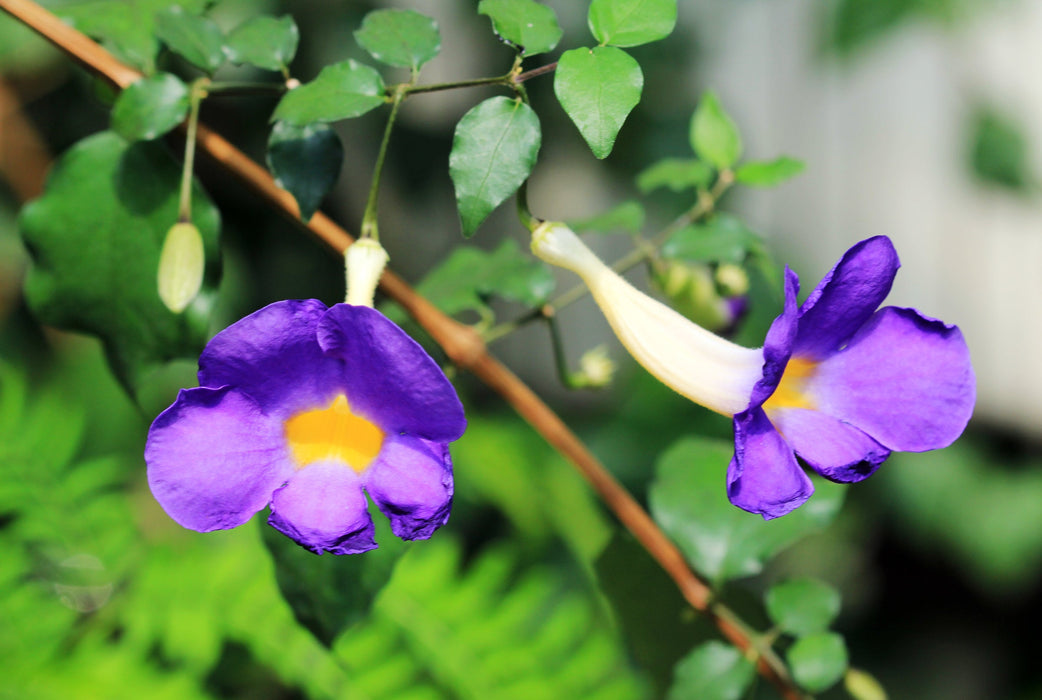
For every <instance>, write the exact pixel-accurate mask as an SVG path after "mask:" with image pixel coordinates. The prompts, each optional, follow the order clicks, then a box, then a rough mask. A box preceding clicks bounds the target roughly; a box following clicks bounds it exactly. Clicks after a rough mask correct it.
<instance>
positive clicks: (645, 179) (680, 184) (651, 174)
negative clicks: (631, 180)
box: [637, 158, 713, 192]
mask: <svg viewBox="0 0 1042 700" xmlns="http://www.w3.org/2000/svg"><path fill="white" fill-rule="evenodd" d="M712 181H713V169H712V168H710V167H709V166H708V165H706V164H705V163H703V162H702V161H700V160H695V159H694V158H663V159H662V160H660V161H658V162H657V163H655V164H653V165H651V166H650V167H647V168H645V169H644V170H642V171H641V172H640V174H639V175H637V189H639V190H640V191H641V192H651V191H652V190H656V189H658V188H659V187H668V188H669V189H671V190H673V191H674V192H683V191H684V190H689V189H697V188H702V187H708V186H709V183H710V182H712Z"/></svg>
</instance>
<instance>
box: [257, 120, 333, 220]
mask: <svg viewBox="0 0 1042 700" xmlns="http://www.w3.org/2000/svg"><path fill="white" fill-rule="evenodd" d="M343 160H344V147H343V146H342V145H341V143H340V137H339V136H337V134H336V132H335V131H333V129H332V128H330V127H329V126H327V125H325V124H308V125H307V126H294V125H293V124H288V123H286V122H275V126H274V127H273V128H272V130H271V136H270V137H269V138H268V168H269V169H270V170H271V172H272V175H274V176H275V182H276V183H278V185H279V187H281V188H283V189H284V190H286V191H288V192H289V193H290V194H292V195H293V198H294V199H296V200H297V206H298V207H299V208H300V218H301V219H302V220H304V221H308V220H309V219H311V217H312V216H313V215H314V213H315V212H316V211H317V210H318V207H319V205H321V203H322V198H323V197H325V196H326V194H327V193H328V192H329V191H330V190H331V189H333V185H335V184H336V180H337V177H339V175H340V164H341V163H342V162H343Z"/></svg>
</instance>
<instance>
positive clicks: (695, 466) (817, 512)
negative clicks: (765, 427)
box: [648, 439, 843, 586]
mask: <svg viewBox="0 0 1042 700" xmlns="http://www.w3.org/2000/svg"><path fill="white" fill-rule="evenodd" d="M733 454H734V445H733V444H732V443H730V442H722V441H718V440H705V439H686V440H680V441H679V442H677V443H675V444H674V445H673V446H672V447H671V448H670V449H669V450H668V451H667V452H666V453H665V454H663V455H662V457H660V458H659V461H658V465H657V467H656V478H655V481H654V482H653V483H652V485H651V489H650V491H649V493H648V501H649V503H650V505H651V512H652V515H653V516H654V517H655V520H657V521H658V523H659V525H661V526H662V528H663V529H664V530H665V531H666V533H667V534H668V535H669V536H670V537H671V538H672V539H673V541H674V542H676V543H677V545H678V546H679V547H680V549H681V550H682V551H683V552H684V554H685V555H686V556H687V558H688V560H689V561H690V562H691V564H692V565H693V566H694V567H695V570H696V571H699V572H700V573H702V574H703V575H704V576H706V577H707V578H708V579H709V580H710V581H711V583H712V584H713V585H714V586H718V585H719V584H721V583H723V582H724V581H727V580H729V579H733V578H739V577H742V576H751V575H753V574H756V573H759V572H760V571H761V570H762V569H763V565H764V562H766V561H767V560H768V559H770V558H771V557H772V556H774V555H775V554H776V553H778V552H779V551H781V550H782V549H783V548H785V547H787V546H788V545H790V544H792V543H793V542H795V541H796V540H797V539H799V538H800V537H802V536H803V535H805V534H807V533H809V532H812V531H814V530H818V529H820V528H822V527H824V526H825V525H827V524H828V523H829V522H831V521H832V519H833V518H834V517H835V516H836V513H837V512H838V511H839V507H840V504H841V503H842V500H843V487H842V486H840V485H839V484H833V483H831V482H827V481H823V480H821V479H815V481H814V486H815V489H816V490H815V493H814V495H813V496H812V497H811V499H810V500H809V501H807V503H806V504H804V505H802V506H800V507H799V508H797V509H796V510H795V511H793V512H792V513H789V514H788V515H786V516H784V517H781V518H777V519H775V520H764V519H763V518H761V517H760V516H759V515H754V514H752V513H747V512H745V511H744V510H741V509H739V508H737V507H736V506H733V505H731V503H730V502H729V501H728V500H727V486H726V474H727V465H728V463H729V462H730V460H731V456H732V455H733Z"/></svg>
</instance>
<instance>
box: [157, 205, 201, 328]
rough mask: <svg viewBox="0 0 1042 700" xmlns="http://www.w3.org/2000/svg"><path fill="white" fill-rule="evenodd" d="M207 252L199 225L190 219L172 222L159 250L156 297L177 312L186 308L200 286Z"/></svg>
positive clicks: (196, 294) (197, 292)
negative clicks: (188, 220) (188, 221)
mask: <svg viewBox="0 0 1042 700" xmlns="http://www.w3.org/2000/svg"><path fill="white" fill-rule="evenodd" d="M205 269H206V253H205V251H204V250H203V237H202V236H201V235H200V234H199V229H197V228H196V227H195V226H193V225H192V224H189V223H177V224H174V225H173V226H172V227H171V228H170V230H169V231H168V232H167V234H166V240H165V241H163V249H162V250H161V251H160V253H159V270H158V273H157V275H156V278H157V282H158V285H159V298H160V299H162V301H163V303H164V304H166V307H167V308H168V309H170V310H171V311H173V312H174V313H175V314H179V313H181V312H182V311H184V310H185V309H186V308H188V305H189V304H191V303H192V300H193V299H195V297H196V296H198V294H199V290H200V289H201V288H202V286H203V272H204V271H205Z"/></svg>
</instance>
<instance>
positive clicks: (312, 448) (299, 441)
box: [285, 394, 384, 474]
mask: <svg viewBox="0 0 1042 700" xmlns="http://www.w3.org/2000/svg"><path fill="white" fill-rule="evenodd" d="M285 427H286V441H287V442H288V443H289V447H290V451H291V452H292V453H293V459H294V460H295V461H296V463H297V469H303V468H304V467H306V466H307V465H309V464H311V463H313V462H328V461H338V462H342V463H344V464H346V465H347V466H349V467H351V468H352V469H354V470H355V472H357V473H359V474H361V473H362V472H364V471H365V470H366V468H367V467H368V466H369V464H370V463H371V462H372V461H373V459H375V458H376V455H378V454H380V448H381V447H383V442H384V432H383V431H382V430H380V428H378V427H376V426H375V425H373V424H372V423H370V422H369V421H367V420H366V419H365V418H362V417H360V416H356V415H355V414H354V413H352V412H351V409H350V407H349V406H348V403H347V397H346V396H344V395H343V394H340V395H339V396H337V397H336V398H335V399H334V400H333V403H332V404H330V405H329V407H328V408H320V409H316V410H314V411H304V412H303V413H298V414H297V415H295V416H293V417H292V418H290V419H289V420H287V421H286V426H285Z"/></svg>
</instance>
